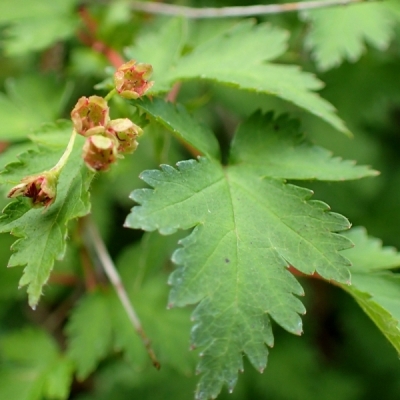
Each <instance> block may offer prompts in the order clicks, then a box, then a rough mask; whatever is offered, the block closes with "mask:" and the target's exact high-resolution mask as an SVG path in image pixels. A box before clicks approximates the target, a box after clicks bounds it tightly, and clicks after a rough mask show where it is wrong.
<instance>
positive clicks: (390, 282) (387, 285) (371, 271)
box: [341, 228, 400, 354]
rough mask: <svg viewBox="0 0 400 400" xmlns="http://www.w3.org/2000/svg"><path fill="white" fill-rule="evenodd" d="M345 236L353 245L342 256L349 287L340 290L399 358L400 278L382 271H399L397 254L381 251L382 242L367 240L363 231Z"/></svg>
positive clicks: (399, 264)
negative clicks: (349, 276) (348, 263)
mask: <svg viewBox="0 0 400 400" xmlns="http://www.w3.org/2000/svg"><path fill="white" fill-rule="evenodd" d="M346 236H347V237H348V238H349V239H351V240H352V241H353V243H354V245H355V246H354V248H352V249H348V250H345V251H344V252H343V254H344V255H345V256H346V257H348V258H349V260H350V261H351V263H352V266H351V268H350V271H351V274H352V279H351V280H352V284H351V286H343V285H341V287H342V288H343V289H344V290H346V291H347V292H348V293H350V294H351V295H352V296H353V297H354V299H355V300H356V301H357V303H358V304H359V305H360V307H361V308H362V309H363V310H364V312H365V313H366V314H367V315H368V316H369V317H370V318H371V319H372V321H373V322H374V323H375V324H376V325H377V327H378V328H379V329H380V331H381V332H382V333H383V334H384V335H385V336H386V338H387V339H388V340H389V342H390V343H391V344H392V345H393V346H394V348H395V349H396V351H397V352H398V353H399V354H400V275H399V274H394V273H392V272H389V271H382V270H384V269H390V268H395V267H400V254H399V253H398V252H396V250H395V249H394V248H392V247H382V243H381V241H380V240H378V239H376V238H371V237H368V236H367V233H366V231H365V229H363V228H354V229H351V230H350V231H349V232H347V233H346Z"/></svg>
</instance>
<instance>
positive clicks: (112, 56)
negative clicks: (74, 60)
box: [78, 7, 125, 68]
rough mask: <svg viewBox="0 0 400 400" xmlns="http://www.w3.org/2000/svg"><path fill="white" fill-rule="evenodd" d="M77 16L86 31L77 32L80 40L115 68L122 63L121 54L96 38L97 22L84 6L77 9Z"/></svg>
mask: <svg viewBox="0 0 400 400" xmlns="http://www.w3.org/2000/svg"><path fill="white" fill-rule="evenodd" d="M79 16H80V17H81V19H82V21H83V23H84V25H85V27H86V29H87V32H78V37H79V39H80V40H81V42H82V43H83V44H85V45H87V46H90V47H91V48H92V49H93V50H94V51H96V52H98V53H100V54H103V55H104V56H105V57H106V58H107V60H108V61H109V62H110V64H111V65H113V66H114V67H115V68H118V67H119V66H120V65H122V64H123V63H124V62H125V60H124V58H123V57H122V56H121V54H119V53H118V52H117V51H116V50H114V49H113V48H111V47H110V46H108V45H107V44H106V43H104V42H103V41H102V40H99V39H98V38H97V22H96V21H95V19H94V18H93V17H92V16H91V15H90V13H89V11H88V10H87V8H86V7H81V8H80V9H79Z"/></svg>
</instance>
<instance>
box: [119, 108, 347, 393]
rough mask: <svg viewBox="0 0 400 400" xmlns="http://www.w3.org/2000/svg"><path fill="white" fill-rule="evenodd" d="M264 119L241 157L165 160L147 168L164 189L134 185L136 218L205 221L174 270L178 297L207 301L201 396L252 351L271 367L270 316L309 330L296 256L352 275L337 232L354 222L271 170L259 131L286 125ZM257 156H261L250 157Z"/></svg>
mask: <svg viewBox="0 0 400 400" xmlns="http://www.w3.org/2000/svg"><path fill="white" fill-rule="evenodd" d="M256 122H258V123H259V125H260V128H259V129H255V130H254V131H252V130H250V129H249V131H248V132H247V134H248V145H245V146H243V147H242V146H241V145H240V144H241V143H242V141H241V138H240V136H241V135H244V131H245V130H242V131H239V132H238V133H237V136H238V141H237V142H236V139H235V140H234V142H233V149H232V153H233V154H234V155H235V160H244V161H243V162H241V163H237V164H234V165H228V166H227V167H223V166H221V165H220V164H218V163H217V162H214V161H211V160H208V159H205V158H200V159H199V161H194V160H189V161H183V162H179V163H178V164H177V169H175V168H172V167H170V166H168V165H163V166H162V167H161V171H158V170H153V171H145V172H144V173H142V179H143V180H144V181H145V182H147V183H148V184H149V185H150V186H152V187H153V188H154V190H151V189H140V190H136V191H134V192H133V193H132V198H133V199H134V200H135V201H136V202H138V203H139V204H140V206H137V207H134V208H133V210H132V212H131V214H130V215H129V216H128V217H127V220H126V226H128V227H132V228H141V229H144V230H147V231H152V230H158V231H159V232H160V233H162V234H171V233H173V232H175V231H176V230H178V229H189V228H192V227H195V229H194V230H193V232H192V233H191V234H190V235H189V236H188V237H186V238H185V239H183V240H182V241H181V245H182V247H181V248H179V249H178V250H177V251H176V252H175V253H174V256H173V261H174V262H175V263H176V264H177V265H178V268H177V270H176V271H175V272H174V273H173V274H172V275H171V277H170V283H171V284H172V290H171V293H170V300H169V302H170V305H171V306H184V305H188V304H195V303H199V305H198V306H197V308H196V310H195V311H194V314H193V317H192V319H193V320H194V327H193V329H192V343H193V345H194V346H198V347H201V348H203V353H202V358H201V361H200V364H199V367H198V370H199V371H200V372H203V373H204V374H203V376H202V378H201V380H200V384H199V386H198V389H197V398H198V399H206V398H210V397H216V396H217V395H218V393H219V391H220V390H221V387H222V385H224V384H227V385H228V388H229V389H230V390H232V389H233V387H234V386H235V383H236V380H237V372H238V371H239V370H242V369H243V360H242V353H243V352H244V353H245V354H246V355H247V356H248V358H249V360H250V362H251V363H252V364H253V365H254V366H255V368H257V369H258V370H263V369H264V368H265V365H266V360H267V354H268V351H267V348H266V346H265V344H267V345H269V346H271V345H272V344H273V335H272V330H271V325H270V321H269V318H268V317H269V316H270V317H272V318H273V319H274V320H275V321H276V322H277V323H278V324H279V325H281V326H282V327H283V328H285V329H286V330H288V331H290V332H292V333H295V334H301V332H302V322H301V319H300V316H299V314H301V313H304V311H305V310H304V307H303V305H302V303H301V302H300V301H299V300H298V299H297V297H295V295H302V294H303V289H302V288H301V286H300V285H299V283H298V282H297V281H296V279H295V278H294V277H293V276H292V275H291V274H290V273H289V271H288V270H287V267H288V266H289V265H292V266H294V267H295V268H297V269H299V270H300V271H302V272H304V273H306V274H312V273H314V272H318V273H319V274H320V275H321V276H323V277H324V278H325V279H328V280H335V281H337V282H341V283H346V284H348V283H349V280H350V274H349V271H348V269H347V266H348V261H347V260H346V259H345V258H344V257H342V256H341V255H340V254H339V253H338V252H339V251H340V250H343V249H345V248H348V247H350V245H351V244H350V241H349V240H348V239H346V238H344V237H343V236H340V235H337V234H336V233H335V232H340V231H342V230H345V229H348V228H349V222H348V221H347V220H346V219H345V218H344V217H342V216H340V215H338V214H334V213H331V212H329V211H328V210H329V208H328V206H327V205H326V204H324V203H322V202H319V201H315V200H310V196H311V192H310V191H308V190H306V189H303V188H300V187H298V186H294V185H289V184H286V183H285V182H284V180H282V179H275V178H274V177H270V176H269V174H268V167H269V165H268V158H267V157H266V158H265V160H266V162H265V167H264V171H263V172H261V166H262V157H261V156H260V153H258V151H259V148H258V146H259V141H257V140H252V136H254V135H255V136H257V135H260V134H261V133H260V131H261V126H262V125H263V124H262V122H263V123H264V124H265V125H266V129H265V136H266V140H267V141H268V139H267V138H268V135H271V134H273V135H274V136H276V133H275V132H274V131H273V130H271V129H268V123H271V116H270V115H269V116H267V117H265V118H264V117H261V116H255V117H254V120H253V121H252V122H249V123H248V124H249V125H248V126H251V127H252V128H253V127H254V125H255V126H256V127H257V123H256ZM274 123H275V124H276V125H277V126H279V128H280V129H279V131H280V133H281V134H283V131H285V130H286V129H290V127H291V125H290V124H288V123H287V121H286V120H285V119H281V120H278V121H275V122H273V123H272V126H275V125H274ZM253 124H254V125H253ZM287 125H288V126H287ZM271 131H272V132H271ZM289 134H290V131H289ZM285 145H287V143H285V142H284V141H283V142H282V144H281V146H282V147H284V146H285ZM278 147H279V146H278V145H277V148H278ZM253 158H254V159H255V160H259V164H256V165H255V166H252V164H251V163H250V162H247V161H245V160H252V159H253Z"/></svg>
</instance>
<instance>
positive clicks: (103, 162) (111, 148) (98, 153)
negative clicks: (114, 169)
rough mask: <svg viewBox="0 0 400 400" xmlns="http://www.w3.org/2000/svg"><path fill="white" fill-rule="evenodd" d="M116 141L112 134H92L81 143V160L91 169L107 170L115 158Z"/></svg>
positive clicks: (116, 152) (116, 153)
mask: <svg viewBox="0 0 400 400" xmlns="http://www.w3.org/2000/svg"><path fill="white" fill-rule="evenodd" d="M117 148H118V141H117V140H116V139H115V138H113V137H112V136H111V137H109V136H103V135H92V136H89V137H88V138H87V139H86V142H85V144H84V145H83V160H84V161H85V163H86V165H87V167H88V168H89V169H91V170H92V171H107V170H108V169H109V168H110V165H111V164H112V163H114V162H115V161H116V160H117V155H118V151H117Z"/></svg>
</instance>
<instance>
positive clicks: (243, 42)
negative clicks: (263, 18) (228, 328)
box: [127, 20, 348, 132]
mask: <svg viewBox="0 0 400 400" xmlns="http://www.w3.org/2000/svg"><path fill="white" fill-rule="evenodd" d="M170 26H175V25H174V24H173V23H172V22H171V23H170V25H168V24H167V28H166V29H167V30H168V29H170V30H168V35H166V33H165V32H164V31H162V34H163V35H165V36H168V37H170V36H169V35H172V34H173V32H175V31H173V29H172V28H169V27H170ZM175 33H176V32H175ZM154 35H155V34H154V33H151V37H150V39H148V40H149V41H150V42H153V41H154V40H155V39H154ZM287 37H288V35H287V33H286V32H285V31H283V30H281V29H279V28H273V27H272V26H271V25H269V24H259V25H255V22H254V21H253V20H245V21H241V22H239V23H237V24H235V25H234V26H233V27H229V28H227V29H226V30H222V31H221V30H217V31H216V34H215V35H214V36H211V37H210V38H209V39H208V40H204V41H201V43H200V44H199V45H198V46H197V47H194V49H192V51H191V52H188V53H186V54H183V55H182V54H181V58H180V59H179V60H177V61H176V62H175V63H173V65H169V67H168V66H167V64H168V63H162V69H160V71H161V72H160V73H159V75H158V77H159V78H158V79H159V80H156V79H155V85H154V87H153V88H152V89H151V90H150V93H151V94H156V93H160V92H165V91H167V90H168V89H169V88H171V87H172V85H173V84H174V83H175V82H177V81H182V80H192V79H203V80H208V81H211V82H216V83H220V84H223V85H228V86H232V87H234V88H236V89H239V90H246V91H251V92H257V93H265V94H270V95H273V96H277V97H280V98H282V99H284V100H287V101H289V102H291V103H293V104H295V105H296V106H298V107H300V108H303V109H305V110H307V111H309V112H310V113H312V114H314V115H316V116H318V117H319V118H322V119H323V120H325V121H326V122H328V123H330V124H331V125H333V126H334V127H335V128H336V129H338V130H340V131H342V132H348V130H347V128H346V127H345V125H344V123H343V121H342V120H341V119H340V118H338V117H337V115H336V114H335V109H334V107H333V106H332V105H331V104H330V103H328V102H327V101H326V100H324V99H322V98H321V97H320V96H319V95H318V94H316V93H314V91H315V90H318V89H321V88H322V86H323V83H322V82H321V81H319V80H318V79H317V78H316V77H315V76H314V75H312V74H309V73H306V72H302V71H301V70H300V69H299V68H298V67H297V66H293V65H279V64H272V63H270V61H271V60H272V59H274V58H276V57H278V56H279V55H281V54H282V53H283V52H284V51H285V50H286V47H287V44H286V42H287ZM144 40H145V43H147V42H146V39H144ZM158 40H159V41H161V43H163V39H162V35H161V34H159V35H158ZM168 43H169V42H168ZM161 47H162V46H161ZM139 50H140V49H139ZM136 52H137V49H136V47H135V46H133V47H131V48H130V50H128V52H127V54H129V55H130V56H131V57H133V58H135V54H136ZM139 54H140V51H139ZM173 54H176V53H175V52H174V53H173ZM146 55H147V53H146ZM154 57H155V56H154ZM149 60H151V58H149ZM157 70H158V67H157V64H156V65H154V71H155V76H156V74H157Z"/></svg>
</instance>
